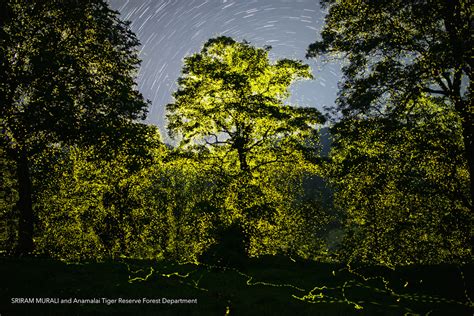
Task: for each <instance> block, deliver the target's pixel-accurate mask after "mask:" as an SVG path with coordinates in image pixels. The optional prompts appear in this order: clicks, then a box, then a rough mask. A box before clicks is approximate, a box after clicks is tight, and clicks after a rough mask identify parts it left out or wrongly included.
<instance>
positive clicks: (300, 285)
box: [0, 257, 474, 316]
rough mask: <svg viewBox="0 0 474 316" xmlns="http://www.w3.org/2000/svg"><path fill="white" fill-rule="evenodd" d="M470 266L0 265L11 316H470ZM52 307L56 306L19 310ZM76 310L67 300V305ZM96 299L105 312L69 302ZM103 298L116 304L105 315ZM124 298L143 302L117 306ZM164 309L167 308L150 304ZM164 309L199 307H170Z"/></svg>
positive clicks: (0, 304)
mask: <svg viewBox="0 0 474 316" xmlns="http://www.w3.org/2000/svg"><path fill="white" fill-rule="evenodd" d="M472 268H473V266H472V265H470V266H464V267H461V268H458V267H454V266H431V267H419V266H418V267H410V268H403V269H399V270H396V271H392V270H389V269H384V268H375V267H371V268H358V269H356V268H354V267H352V268H348V267H345V266H338V265H331V264H322V263H314V262H293V261H291V260H289V259H286V258H281V257H267V258H260V259H255V260H249V261H247V262H245V263H243V265H242V266H241V267H240V268H238V269H233V268H226V269H224V268H219V267H212V266H205V265H198V266H196V265H193V264H183V265H179V264H175V263H170V262H148V261H121V262H118V261H117V262H105V263H84V264H67V263H63V262H60V261H53V260H48V259H31V258H23V259H14V258H0V275H1V281H0V282H1V283H0V284H1V285H0V299H1V301H0V314H1V316H8V315H68V316H72V315H131V314H138V315H226V313H227V314H228V315H272V316H273V315H294V316H298V315H358V314H360V315H368V314H369V315H370V314H376V315H404V314H408V315H410V314H421V315H426V314H429V315H472V314H473V312H474V307H473V306H474V305H473V304H472V302H471V301H470V298H469V297H470V296H472V293H473V287H472V286H473V285H474V277H473V276H474V272H473V269H472ZM21 298H34V299H36V298H53V299H57V300H58V301H59V303H58V304H55V303H49V304H47V303H36V302H35V303H21V304H20V303H13V302H12V300H15V299H16V301H17V302H18V301H19V299H21ZM69 298H71V302H68V301H63V302H61V299H69ZM74 298H77V299H93V298H97V299H98V301H100V303H83V304H81V303H74V302H72V300H74ZM102 298H108V299H115V300H117V301H116V302H115V303H112V304H110V305H107V304H106V303H105V302H103V301H102ZM119 298H125V299H136V300H139V299H140V300H142V301H141V303H137V302H135V303H119V302H118V299H119ZM143 298H147V299H161V303H151V302H147V303H144V302H143ZM163 298H167V299H180V298H182V299H197V303H191V304H182V303H177V304H169V302H167V301H163Z"/></svg>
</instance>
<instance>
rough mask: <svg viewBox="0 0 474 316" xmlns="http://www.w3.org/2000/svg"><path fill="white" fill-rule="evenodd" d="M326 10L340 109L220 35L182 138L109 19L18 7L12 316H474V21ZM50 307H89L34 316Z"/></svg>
mask: <svg viewBox="0 0 474 316" xmlns="http://www.w3.org/2000/svg"><path fill="white" fill-rule="evenodd" d="M321 6H322V7H323V8H325V9H326V10H327V14H326V17H325V24H324V26H323V29H322V31H321V34H319V35H318V37H316V34H315V41H314V42H313V43H312V44H311V45H309V47H308V48H307V51H306V57H307V58H308V60H309V59H326V60H334V59H336V60H341V61H342V62H343V68H342V73H343V77H342V79H341V81H340V83H339V92H338V97H337V100H336V104H335V105H334V106H332V107H328V108H325V109H324V111H320V110H318V109H316V108H315V107H302V106H298V105H290V104H288V103H287V102H286V100H287V99H288V98H289V96H290V87H291V85H292V84H293V83H295V82H299V81H302V80H317V78H313V73H312V70H311V69H310V67H309V66H308V65H307V64H306V63H305V61H301V60H293V59H278V60H272V59H271V58H270V57H269V53H270V52H271V49H272V47H270V46H265V47H256V46H254V45H253V44H252V43H250V42H247V41H245V40H242V41H240V40H237V39H233V38H231V37H227V36H216V37H213V38H210V39H209V40H208V41H207V42H205V43H203V46H202V48H201V50H200V51H199V52H196V53H194V54H191V55H189V56H187V57H185V59H184V60H183V67H182V70H181V75H180V77H179V78H178V80H177V85H176V90H175V92H174V94H173V100H172V102H171V103H169V104H167V105H166V122H167V126H166V132H167V133H168V137H169V139H171V140H172V141H170V142H165V137H163V135H161V134H160V130H159V128H158V127H157V126H154V125H150V124H146V123H144V119H145V118H146V117H147V112H148V109H149V107H150V101H148V100H146V99H145V98H144V97H143V96H142V94H141V92H140V91H139V90H138V88H137V82H136V80H137V74H138V70H139V67H140V58H139V47H140V41H139V39H138V37H137V36H136V35H135V34H134V33H133V32H132V31H131V28H130V22H127V21H124V20H122V18H121V16H120V14H119V13H118V12H116V11H114V10H112V9H111V8H110V7H109V5H108V4H107V2H106V1H104V0H84V1H75V0H58V1H27V0H6V1H2V2H1V3H0V104H1V107H0V114H1V115H0V125H1V137H0V154H1V155H0V164H1V166H0V169H1V171H2V181H1V182H0V186H1V189H0V196H1V199H0V263H1V264H0V274H1V275H2V279H4V280H5V281H2V283H3V282H5V283H4V284H3V285H2V289H1V290H0V300H1V301H0V314H3V313H5V315H10V314H12V315H13V314H15V315H16V314H25V315H29V314H31V312H33V311H34V312H35V313H37V312H39V313H40V314H42V313H43V314H45V315H50V314H58V313H59V314H60V313H65V312H66V311H73V312H74V313H76V314H87V315H88V314H108V313H110V314H120V313H123V314H124V315H125V314H129V313H132V312H133V311H136V310H141V311H142V312H143V313H144V314H150V315H152V314H157V313H159V314H160V315H161V314H163V315H181V314H182V315H288V314H297V315H319V314H321V315H331V314H349V315H350V314H360V313H366V314H379V315H380V314H384V315H402V314H405V315H421V314H423V315H428V314H434V315H443V314H444V315H446V314H451V315H472V313H473V311H474V304H473V302H472V297H473V284H474V271H473V269H472V268H473V260H472V259H473V253H472V244H473V240H474V239H473V236H474V225H473V219H474V216H473V212H472V211H473V204H472V203H473V195H474V189H473V188H474V185H473V183H472V174H473V173H474V158H473V155H474V152H473V138H474V135H473V122H474V107H473V101H472V93H473V92H472V86H471V81H470V79H471V78H472V76H473V69H472V68H473V60H472V56H473V47H474V45H473V43H472V38H473V36H472V25H473V24H472V21H473V13H472V5H471V4H470V2H469V1H465V0H449V1H448V0H436V1H426V0H420V1H408V2H407V1H402V0H381V1H377V2H375V1H349V0H340V1H339V0H338V1H336V0H321ZM26 284H31V286H27V285H26ZM45 297H48V298H58V300H60V299H69V298H72V300H76V301H77V303H75V304H73V303H71V302H69V303H68V304H62V303H60V304H33V303H32V304H23V303H22V304H15V303H14V298H45ZM93 297H94V298H95V297H97V298H108V299H109V301H107V300H103V301H102V300H100V299H98V301H99V303H97V304H96V303H91V302H92V301H82V303H81V301H80V300H81V299H82V300H84V299H90V298H93ZM119 298H120V299H122V298H125V299H127V300H129V301H130V302H129V303H118V302H119V301H118V299H119ZM152 298H162V299H161V303H159V304H156V303H150V302H151V301H152ZM164 298H168V299H169V300H168V301H167V300H165V299H164ZM180 299H181V300H183V301H182V302H181V301H180V302H178V301H179V300H180ZM186 299H189V300H190V301H191V300H194V299H196V300H197V303H196V304H194V303H193V304H186V303H183V302H184V300H186ZM110 300H111V301H110ZM113 300H115V302H114V301H113ZM173 300H176V302H174V303H173V302H172V301H173ZM15 302H20V301H15ZM22 302H23V301H22ZM105 302H109V303H105ZM110 302H112V303H110ZM131 302H132V303H131ZM147 302H148V303H147Z"/></svg>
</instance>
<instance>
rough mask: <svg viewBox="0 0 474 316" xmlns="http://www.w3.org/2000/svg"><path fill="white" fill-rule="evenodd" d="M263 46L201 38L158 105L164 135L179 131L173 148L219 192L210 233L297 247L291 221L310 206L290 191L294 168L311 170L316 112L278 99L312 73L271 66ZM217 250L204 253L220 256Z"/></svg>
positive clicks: (238, 242) (297, 172)
mask: <svg viewBox="0 0 474 316" xmlns="http://www.w3.org/2000/svg"><path fill="white" fill-rule="evenodd" d="M269 49H270V48H269V47H266V48H257V47H254V46H252V45H250V44H249V43H247V42H237V41H235V40H233V39H232V38H229V37H217V38H214V39H210V40H209V41H208V42H207V43H205V45H204V47H203V48H202V50H201V52H200V53H196V54H194V55H192V56H189V57H187V58H185V63H184V68H183V71H182V76H181V77H180V78H179V80H178V90H177V91H176V92H175V93H174V102H173V103H171V104H168V105H167V110H168V115H167V117H168V120H169V125H168V129H169V131H170V134H171V136H180V137H181V144H180V145H181V146H180V149H183V150H184V151H185V152H186V153H187V154H189V153H192V154H194V155H196V156H197V159H198V161H199V163H200V164H201V168H200V169H201V170H202V172H208V173H209V175H210V176H209V177H208V179H209V184H208V185H214V186H216V187H217V188H219V192H218V193H217V195H218V199H219V201H218V203H216V204H215V205H214V207H215V208H217V209H218V210H219V213H220V217H219V221H218V222H217V223H216V225H215V227H216V232H215V235H216V237H215V238H216V240H217V241H218V243H220V245H219V246H218V247H217V248H216V249H220V250H224V249H227V250H224V252H225V251H231V252H232V251H236V250H237V249H240V250H239V251H243V250H244V249H245V251H246V252H247V254H249V255H252V254H262V253H273V252H274V251H277V250H276V249H277V248H279V249H280V250H281V251H284V252H288V251H290V250H289V249H290V248H291V249H294V248H297V247H298V246H299V247H300V248H303V247H304V246H302V244H303V242H300V243H299V245H289V244H290V243H291V241H295V243H298V242H296V239H295V238H296V237H295V236H296V235H298V234H299V233H300V232H301V230H303V228H302V227H303V226H302V225H299V226H297V225H296V224H295V223H299V224H301V223H302V222H304V221H303V220H302V218H304V216H305V215H306V216H307V217H310V216H309V214H310V213H311V212H312V211H314V209H315V208H311V210H308V209H309V208H310V207H307V209H305V207H303V206H301V205H300V204H304V203H299V204H298V203H297V201H296V196H299V195H298V193H299V188H300V185H301V179H302V175H303V174H304V171H303V170H306V171H309V170H310V168H311V167H312V166H314V165H313V164H312V162H313V161H312V159H310V158H314V156H315V154H317V151H318V150H317V146H318V125H319V124H320V123H322V121H323V118H322V116H321V114H320V113H319V111H318V110H317V109H315V108H302V107H296V106H290V105H287V104H285V100H286V98H287V97H288V95H289V91H288V90H289V87H290V85H291V84H292V83H293V82H294V81H296V80H299V79H307V78H311V72H310V68H309V67H308V66H307V65H304V64H303V63H302V62H301V61H294V60H289V59H282V60H277V61H274V62H272V61H270V59H269V57H268V50H269ZM290 183H291V184H293V183H294V184H295V185H294V186H293V187H292V190H287V187H286V185H287V184H288V185H289V184H290ZM314 218H317V217H316V216H314ZM318 219H319V220H321V218H318ZM297 231H298V232H297ZM305 233H307V234H306V236H311V237H314V235H312V233H308V231H306V232H305ZM290 235H291V236H292V237H291V238H290V237H288V236H290ZM312 239H313V240H314V238H312ZM256 240H258V241H257V242H255V241H256ZM300 241H301V240H300ZM305 245H306V244H305ZM219 247H220V248H219ZM231 248H232V249H231ZM234 248H235V249H234ZM216 249H211V250H209V253H212V252H213V251H216V252H215V253H214V254H212V255H210V257H214V256H217V257H219V256H223V257H224V260H228V259H229V258H227V259H225V257H226V256H227V255H229V254H222V253H221V254H219V251H220V250H216ZM300 250H301V249H300ZM207 255H209V254H206V255H205V257H207ZM241 255H244V254H243V253H240V254H239V255H237V256H235V257H239V256H241ZM230 257H234V255H230ZM221 259H222V258H221ZM229 260H230V259H229ZM230 261H234V260H233V259H232V260H230Z"/></svg>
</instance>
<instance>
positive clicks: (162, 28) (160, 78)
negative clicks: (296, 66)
mask: <svg viewBox="0 0 474 316" xmlns="http://www.w3.org/2000/svg"><path fill="white" fill-rule="evenodd" d="M109 3H110V5H111V7H112V8H113V9H115V10H118V11H119V12H120V13H121V16H122V19H124V20H129V21H131V22H132V25H131V26H132V30H133V31H134V32H135V33H136V34H137V35H138V37H139V39H140V42H141V44H142V47H141V53H140V57H141V59H142V64H141V68H140V73H139V77H138V85H139V90H140V91H141V92H142V93H143V95H144V96H145V98H147V99H149V100H151V101H152V105H151V108H150V111H149V114H148V119H147V122H149V123H153V124H157V125H158V126H159V127H160V129H161V131H162V134H163V136H165V135H166V132H165V129H164V127H165V124H166V123H165V105H166V104H167V103H169V102H170V101H171V100H172V97H171V93H172V92H173V91H174V90H175V89H176V85H175V83H176V81H177V78H178V77H179V75H180V72H181V68H182V65H183V58H184V57H185V56H188V55H190V54H193V53H195V52H199V51H200V50H201V48H202V46H203V44H204V43H205V42H206V41H207V40H208V39H209V38H212V37H216V36H219V35H225V36H230V37H232V38H234V39H236V40H239V41H241V40H244V39H245V40H247V41H249V42H250V43H251V44H252V45H254V46H257V47H263V46H264V45H271V46H272V47H273V49H272V50H271V51H270V56H271V58H272V59H280V58H292V59H298V60H303V61H304V62H305V63H307V64H309V65H310V66H311V68H312V69H313V74H314V77H315V80H312V81H302V82H298V83H296V84H294V85H293V87H292V89H291V91H292V96H291V97H290V99H289V100H288V102H289V103H290V104H298V105H299V106H312V107H317V108H319V109H322V106H324V105H332V104H333V103H334V99H335V98H336V92H337V81H338V80H339V78H340V67H339V65H338V64H335V63H328V62H319V61H315V60H306V59H305V57H304V56H305V54H306V49H307V47H308V45H309V44H310V43H312V42H314V41H315V40H316V39H318V38H319V31H320V30H321V27H322V25H323V23H324V15H325V12H324V11H323V10H322V9H321V8H320V6H319V1H318V0H109Z"/></svg>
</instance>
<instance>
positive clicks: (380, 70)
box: [307, 0, 474, 208]
mask: <svg viewBox="0 0 474 316" xmlns="http://www.w3.org/2000/svg"><path fill="white" fill-rule="evenodd" d="M321 4H322V5H323V7H326V8H327V9H328V14H327V16H326V24H325V26H324V27H323V30H322V32H321V36H322V39H321V40H320V41H317V42H316V43H314V44H311V45H310V46H309V49H308V54H307V56H308V57H317V56H321V55H334V56H341V57H343V58H345V59H346V60H348V61H349V63H348V64H347V65H346V66H344V68H343V74H344V79H343V82H342V85H341V90H340V93H339V97H338V109H339V110H340V111H341V112H342V114H343V115H344V117H346V118H352V117H356V116H359V117H360V116H380V115H390V113H400V112H404V111H405V110H406V109H407V108H408V109H409V108H410V104H412V103H410V101H411V100H416V99H417V98H418V96H420V94H422V93H429V94H431V95H436V96H441V97H443V99H444V100H445V101H446V102H449V103H451V104H452V105H453V107H454V109H455V111H456V112H457V113H458V115H459V117H460V118H461V125H462V135H463V143H464V148H465V157H466V159H467V162H468V170H469V174H470V179H471V180H470V181H471V186H470V187H471V193H470V194H471V196H470V200H471V208H472V199H473V192H474V191H473V190H474V185H473V180H472V178H473V174H474V152H473V151H474V147H473V141H474V139H473V138H474V135H473V132H474V131H473V122H474V110H473V103H472V86H471V79H472V77H473V58H472V56H473V47H474V45H473V36H472V23H473V22H472V3H471V2H470V1H467V0H436V1H428V0H422V1H403V0H395V1H394V0H382V1H368V0H367V1H350V0H344V1H335V0H322V1H321ZM453 124H454V122H453Z"/></svg>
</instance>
